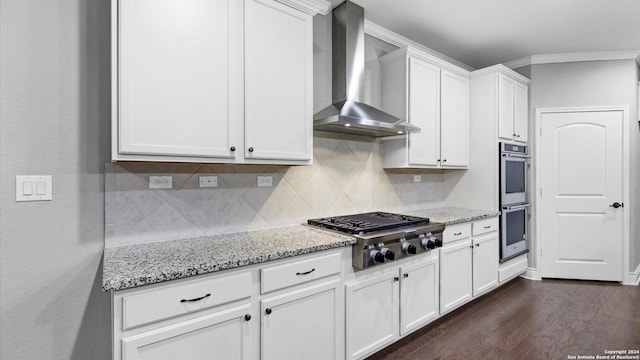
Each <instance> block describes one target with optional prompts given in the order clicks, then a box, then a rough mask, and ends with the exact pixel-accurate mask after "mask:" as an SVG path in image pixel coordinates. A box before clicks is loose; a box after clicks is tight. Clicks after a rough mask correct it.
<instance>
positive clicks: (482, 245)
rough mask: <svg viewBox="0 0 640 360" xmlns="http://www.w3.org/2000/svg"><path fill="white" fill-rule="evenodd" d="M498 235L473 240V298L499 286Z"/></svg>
mask: <svg viewBox="0 0 640 360" xmlns="http://www.w3.org/2000/svg"><path fill="white" fill-rule="evenodd" d="M498 258H499V254H498V233H497V232H493V233H491V234H488V235H486V236H482V237H478V238H475V239H473V296H476V295H479V294H482V293H483V292H485V291H487V290H489V289H492V288H494V287H495V286H496V285H498Z"/></svg>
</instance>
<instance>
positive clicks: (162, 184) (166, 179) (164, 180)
mask: <svg viewBox="0 0 640 360" xmlns="http://www.w3.org/2000/svg"><path fill="white" fill-rule="evenodd" d="M172 179H173V178H172V177H171V175H167V176H154V175H152V176H149V189H171V187H172Z"/></svg>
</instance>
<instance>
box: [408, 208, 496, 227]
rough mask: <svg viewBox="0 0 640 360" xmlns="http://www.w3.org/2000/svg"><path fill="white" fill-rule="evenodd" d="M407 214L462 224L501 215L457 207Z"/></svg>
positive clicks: (488, 211) (490, 211)
mask: <svg viewBox="0 0 640 360" xmlns="http://www.w3.org/2000/svg"><path fill="white" fill-rule="evenodd" d="M407 215H414V216H422V217H428V218H429V220H430V221H432V222H439V223H444V224H445V225H454V224H460V223H463V222H468V221H475V220H481V219H486V218H490V217H495V216H498V215H500V212H498V211H492V210H479V209H464V208H456V207H442V208H435V209H426V210H418V211H411V212H408V213H407Z"/></svg>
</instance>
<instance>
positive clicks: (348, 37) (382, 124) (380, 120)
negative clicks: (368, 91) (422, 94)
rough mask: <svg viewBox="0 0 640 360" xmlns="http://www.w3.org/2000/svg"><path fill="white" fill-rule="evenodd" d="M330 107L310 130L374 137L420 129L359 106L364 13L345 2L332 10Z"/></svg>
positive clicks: (364, 105)
mask: <svg viewBox="0 0 640 360" xmlns="http://www.w3.org/2000/svg"><path fill="white" fill-rule="evenodd" d="M332 31H333V34H332V44H333V45H332V49H333V54H332V57H333V62H332V66H333V79H332V80H333V94H332V98H333V104H331V105H329V106H328V107H326V108H325V109H323V110H321V111H320V112H318V113H317V114H315V116H314V121H313V127H314V129H316V130H325V131H333V132H341V133H350V134H358V135H367V136H374V137H383V136H394V135H399V134H406V133H408V132H420V128H418V127H416V126H413V125H411V124H409V123H407V122H406V121H403V120H401V119H398V118H396V117H395V116H392V115H389V114H387V113H385V112H384V111H381V110H378V109H376V108H374V107H372V106H369V105H367V104H364V103H362V102H361V101H362V97H363V96H362V95H363V93H364V87H363V84H364V64H365V61H364V9H363V8H362V7H361V6H359V5H357V4H355V3H352V2H351V1H345V2H344V3H342V4H340V5H339V6H338V7H336V8H335V9H334V10H333V30H332Z"/></svg>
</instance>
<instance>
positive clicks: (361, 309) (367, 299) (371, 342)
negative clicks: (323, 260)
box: [346, 268, 400, 359]
mask: <svg viewBox="0 0 640 360" xmlns="http://www.w3.org/2000/svg"><path fill="white" fill-rule="evenodd" d="M399 280H400V277H399V276H398V271H397V268H396V269H394V270H393V271H389V272H385V273H383V274H380V275H375V276H373V277H370V278H367V279H365V280H361V281H357V282H354V283H351V284H348V285H347V286H346V292H347V297H346V298H347V304H346V316H347V319H346V322H347V334H346V336H347V338H346V340H347V341H346V345H347V359H361V358H363V357H364V356H365V355H368V354H371V353H373V352H374V351H376V350H378V349H381V348H382V347H384V346H385V345H387V344H390V343H391V342H393V341H394V340H395V339H397V338H398V333H399V328H400V323H399V321H398V320H399V317H400V307H399V306H398V300H399V299H398V282H399Z"/></svg>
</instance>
